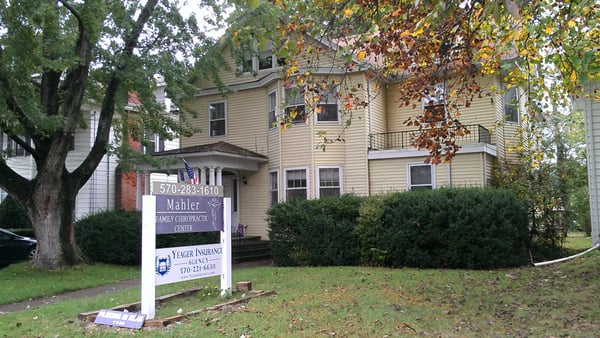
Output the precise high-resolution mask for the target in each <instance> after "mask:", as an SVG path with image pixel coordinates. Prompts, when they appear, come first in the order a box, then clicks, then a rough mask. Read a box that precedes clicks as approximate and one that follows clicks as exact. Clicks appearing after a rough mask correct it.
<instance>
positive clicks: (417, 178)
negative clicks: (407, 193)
mask: <svg viewBox="0 0 600 338" xmlns="http://www.w3.org/2000/svg"><path fill="white" fill-rule="evenodd" d="M408 188H409V189H410V190H421V189H433V188H434V173H433V166H431V165H429V164H409V165H408Z"/></svg>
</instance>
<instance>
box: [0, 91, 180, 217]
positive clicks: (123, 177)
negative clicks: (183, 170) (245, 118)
mask: <svg viewBox="0 0 600 338" xmlns="http://www.w3.org/2000/svg"><path fill="white" fill-rule="evenodd" d="M155 97H156V99H157V100H158V101H159V102H168V99H167V98H166V97H165V94H164V86H160V87H159V88H157V90H156V91H155ZM137 104H139V101H137V99H136V98H135V95H129V99H128V102H127V103H126V107H125V109H126V110H128V111H130V112H131V113H132V114H133V113H135V107H136V105H137ZM166 106H168V103H166ZM99 112H100V107H99V106H97V105H95V104H93V103H87V104H85V105H84V106H83V107H82V110H81V121H82V123H83V124H84V125H85V126H86V127H85V128H84V127H80V128H78V129H77V132H76V133H75V138H74V142H73V144H72V146H71V150H70V152H69V154H68V155H67V160H66V166H67V169H68V170H74V169H75V168H76V167H77V166H78V165H79V164H80V163H81V162H82V161H83V160H84V159H85V157H86V156H87V154H88V153H89V151H90V149H91V147H92V146H93V143H94V140H95V138H96V129H97V125H98V121H99V114H100V113H99ZM115 142H116V141H115V137H114V135H112V132H111V143H113V144H114V143H115ZM129 145H130V147H132V148H133V149H136V150H138V151H140V152H146V153H154V152H158V151H164V150H169V149H173V148H177V147H179V140H178V139H175V140H161V139H159V138H158V136H157V135H148V142H147V145H146V146H143V145H142V144H141V143H140V142H133V141H132V140H129ZM0 149H1V150H2V153H3V154H4V156H5V157H6V163H7V164H8V166H9V167H11V168H12V169H13V170H15V172H17V173H18V174H20V175H21V176H23V177H27V178H32V177H34V176H35V175H36V172H35V168H36V167H35V162H34V160H33V157H32V156H31V155H30V154H29V153H27V152H26V151H25V150H24V149H23V148H22V147H21V146H19V145H18V144H17V143H16V142H14V141H13V140H11V139H10V138H9V137H8V136H7V135H6V134H4V133H0ZM151 179H152V181H154V180H156V181H168V182H176V181H177V178H176V175H171V176H169V175H166V174H164V173H154V174H153V175H152V178H151ZM138 183H139V182H138V181H137V178H136V175H135V173H132V172H123V171H122V170H121V168H120V166H119V160H118V158H117V156H115V155H112V154H110V153H107V154H105V155H104V157H103V158H102V161H101V162H100V164H99V165H98V167H97V168H96V170H95V171H94V174H93V175H92V176H91V177H90V179H89V180H88V182H87V183H86V184H85V185H84V186H83V187H82V188H81V189H80V190H79V193H78V194H77V201H76V206H75V210H73V213H74V219H75V220H78V219H80V218H82V217H85V216H87V215H91V214H94V213H98V212H101V211H106V210H112V209H127V210H133V209H135V208H136V206H137V204H136V197H137V196H136V191H137V184H138ZM6 195H7V194H6V192H4V191H3V190H1V189H0V200H3V199H4V198H5V197H6Z"/></svg>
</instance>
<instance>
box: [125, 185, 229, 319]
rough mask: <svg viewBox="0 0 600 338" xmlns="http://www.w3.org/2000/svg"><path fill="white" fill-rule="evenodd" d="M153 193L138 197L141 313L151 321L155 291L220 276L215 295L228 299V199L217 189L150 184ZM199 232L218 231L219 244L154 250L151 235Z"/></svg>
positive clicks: (221, 188)
mask: <svg viewBox="0 0 600 338" xmlns="http://www.w3.org/2000/svg"><path fill="white" fill-rule="evenodd" d="M153 192H154V195H144V196H143V197H142V290H141V291H142V295H141V296H142V301H141V313H143V314H144V315H145V316H146V317H145V318H147V319H153V318H154V315H155V310H156V309H155V300H156V289H155V287H156V285H162V284H168V283H175V282H180V281H184V280H191V279H197V278H204V277H209V276H216V275H221V295H222V296H225V295H228V294H231V198H224V197H223V187H222V186H201V185H192V184H182V183H160V182H156V183H154V185H153ZM204 231H220V232H221V239H220V243H213V244H208V245H198V246H185V247H173V248H164V249H156V235H159V234H173V233H193V232H204ZM114 320H118V319H114Z"/></svg>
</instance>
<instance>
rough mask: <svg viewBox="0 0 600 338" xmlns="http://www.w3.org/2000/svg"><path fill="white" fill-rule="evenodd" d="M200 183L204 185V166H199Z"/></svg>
mask: <svg viewBox="0 0 600 338" xmlns="http://www.w3.org/2000/svg"><path fill="white" fill-rule="evenodd" d="M200 184H201V185H206V167H202V168H200Z"/></svg>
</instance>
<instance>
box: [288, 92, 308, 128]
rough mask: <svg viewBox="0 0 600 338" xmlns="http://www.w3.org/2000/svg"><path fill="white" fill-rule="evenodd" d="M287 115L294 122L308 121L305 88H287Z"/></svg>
mask: <svg viewBox="0 0 600 338" xmlns="http://www.w3.org/2000/svg"><path fill="white" fill-rule="evenodd" d="M285 115H286V118H287V117H289V119H291V120H292V123H293V124H303V123H306V102H305V100H304V90H300V89H298V88H287V89H286V90H285Z"/></svg>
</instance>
